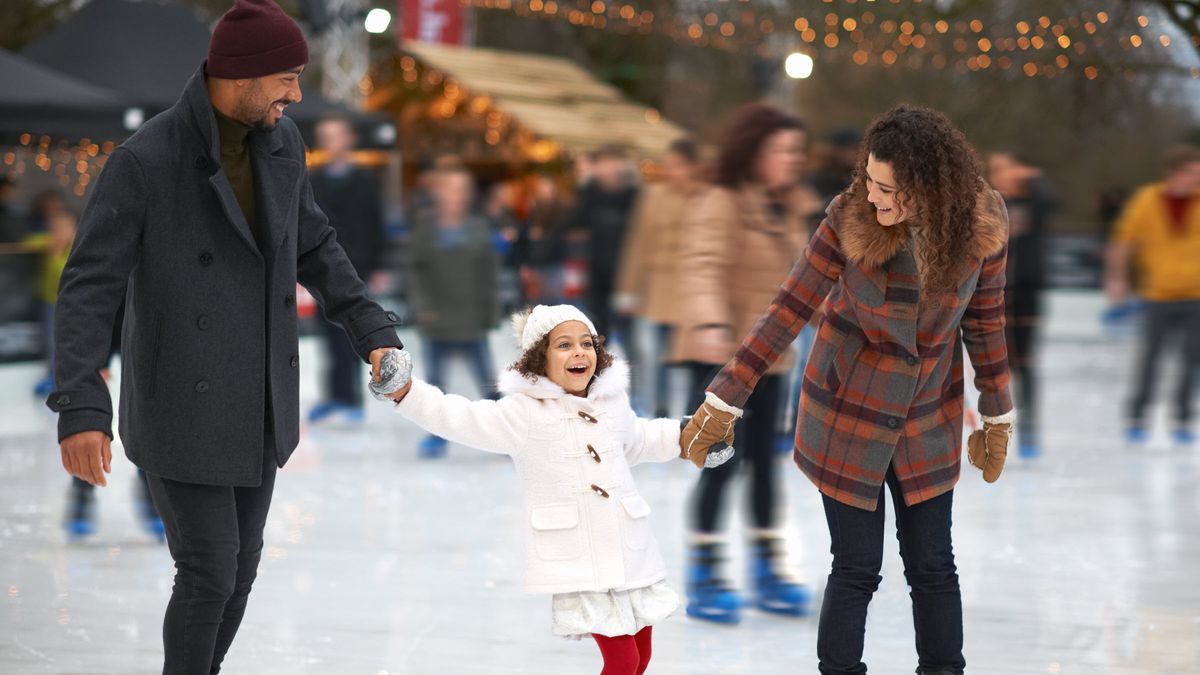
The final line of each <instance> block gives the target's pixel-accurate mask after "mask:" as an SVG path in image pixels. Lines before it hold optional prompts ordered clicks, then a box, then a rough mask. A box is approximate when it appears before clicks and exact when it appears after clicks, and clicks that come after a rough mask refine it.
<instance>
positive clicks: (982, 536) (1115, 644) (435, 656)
mask: <svg viewBox="0 0 1200 675" xmlns="http://www.w3.org/2000/svg"><path fill="white" fill-rule="evenodd" d="M1049 309H1050V320H1049V325H1048V326H1047V331H1046V337H1045V340H1044V342H1043V350H1042V353H1041V359H1040V362H1041V364H1042V377H1043V402H1042V406H1041V414H1042V418H1043V425H1044V428H1045V433H1044V445H1045V454H1044V456H1043V457H1042V458H1041V459H1039V460H1037V461H1033V462H1028V461H1021V460H1019V459H1018V458H1017V457H1016V456H1015V455H1016V452H1015V448H1014V449H1013V450H1012V452H1011V454H1010V460H1009V465H1008V468H1007V469H1006V471H1005V474H1004V476H1003V477H1002V478H1001V480H1000V481H999V482H998V483H996V484H994V485H986V484H985V483H984V482H983V481H982V479H981V478H980V476H979V474H978V472H975V471H974V470H973V469H970V468H969V467H967V468H964V473H963V479H962V481H961V482H960V484H959V487H958V489H957V490H956V493H955V513H954V517H955V529H954V537H955V549H956V552H957V561H958V567H959V573H960V576H961V578H962V590H963V603H964V611H965V617H966V626H965V632H966V650H965V651H966V658H967V664H968V672H969V673H972V674H977V675H984V674H995V675H999V674H1002V673H1003V674H1013V675H1016V674H1021V675H1029V674H1035V673H1047V674H1050V675H1059V674H1061V675H1075V674H1083V673H1088V674H1092V673H1095V674H1106V673H1111V674H1114V675H1116V674H1120V675H1172V674H1183V673H1200V583H1197V572H1200V491H1198V490H1197V484H1198V482H1200V448H1192V449H1183V448H1175V447H1171V446H1170V444H1169V443H1168V441H1167V437H1166V431H1165V428H1164V426H1163V425H1164V424H1165V423H1164V421H1163V420H1164V419H1165V411H1164V410H1162V409H1161V408H1160V409H1157V410H1156V413H1157V415H1158V418H1157V421H1158V423H1159V427H1157V428H1156V429H1155V436H1154V440H1152V442H1151V444H1150V446H1149V447H1146V448H1139V449H1132V448H1128V447H1126V446H1125V445H1124V443H1123V442H1122V440H1121V425H1122V419H1121V411H1122V409H1123V402H1124V400H1125V398H1126V395H1127V391H1128V371H1129V364H1130V362H1131V360H1132V350H1133V346H1134V342H1133V339H1132V338H1131V337H1129V336H1112V335H1106V334H1104V333H1103V332H1102V331H1101V330H1100V327H1099V324H1098V319H1097V316H1098V313H1099V310H1100V301H1099V299H1098V298H1097V297H1095V296H1091V295H1088V294H1077V293H1057V294H1055V295H1054V296H1053V297H1052V298H1051V302H1050V303H1049ZM403 337H404V338H405V339H406V340H408V341H410V342H411V344H412V347H413V348H414V352H419V351H420V350H419V344H417V341H416V340H415V339H414V336H412V335H411V334H404V335H403ZM492 341H493V344H494V346H495V356H496V359H497V363H501V364H502V363H507V362H508V360H510V359H511V357H512V356H513V355H514V350H513V349H512V347H511V345H510V338H509V336H508V335H507V334H506V333H504V332H501V331H497V333H496V334H495V335H494V336H493V340H492ZM415 355H416V357H417V364H418V374H419V371H420V368H421V360H420V355H419V354H415ZM320 360H321V350H320V349H319V345H318V344H317V343H316V342H314V341H313V340H310V339H306V340H304V341H303V342H302V345H301V363H302V366H301V367H302V371H303V372H302V377H303V380H302V397H303V398H302V401H301V406H302V411H303V410H307V407H308V406H309V405H311V404H312V403H314V402H315V400H316V396H317V381H318V377H319V374H320V367H321V366H320ZM1178 367H1179V366H1178V363H1177V362H1171V363H1168V364H1166V365H1165V367H1164V373H1165V374H1167V375H1170V374H1171V373H1175V372H1177V369H1178ZM40 368H41V366H40V365H38V364H27V365H17V366H6V367H0V592H2V593H3V597H0V673H4V674H5V675H24V674H29V675H47V674H67V673H71V674H75V673H89V674H90V673H97V674H98V673H105V674H113V675H117V674H119V675H135V674H136V675H141V674H149V673H156V672H159V671H160V669H161V652H162V647H161V641H160V633H159V631H160V626H161V617H162V612H163V609H164V607H165V605H166V601H167V598H168V596H169V593H170V586H171V576H172V574H173V569H172V563H171V560H170V557H169V556H168V554H167V551H166V548H165V547H164V546H161V545H159V544H157V543H155V542H154V541H153V540H152V539H151V538H150V537H149V536H148V535H146V534H145V533H144V532H143V531H142V530H141V527H140V525H139V522H138V520H137V518H136V513H135V500H134V497H135V486H136V477H135V472H134V469H133V467H132V466H131V465H130V464H129V463H128V461H127V460H125V459H124V457H123V455H120V453H119V451H115V454H117V455H119V457H118V459H117V460H116V461H115V462H114V463H115V467H114V473H113V476H112V477H111V480H110V485H109V487H108V488H106V489H104V490H102V491H101V493H100V495H99V499H98V507H99V508H98V513H99V531H98V533H97V534H96V535H94V536H93V537H92V538H91V539H90V541H88V542H86V543H81V544H68V543H67V542H66V538H65V536H64V534H63V529H62V527H61V523H62V516H63V510H64V507H65V499H66V494H67V476H66V474H65V473H64V472H63V469H62V467H61V464H60V461H59V452H58V449H57V446H56V444H55V443H54V417H53V416H52V414H51V413H50V412H49V411H47V410H46V409H45V408H44V407H43V405H42V403H41V401H40V400H37V399H35V398H34V397H33V396H32V395H31V393H30V392H31V391H32V388H33V385H34V382H35V381H36V380H37V378H38V377H39V376H40V374H41V370H40ZM452 374H453V377H452V380H451V381H452V387H451V389H453V390H455V391H457V392H460V393H465V394H468V395H471V396H474V395H475V393H474V392H475V389H474V386H473V384H472V383H471V382H470V381H469V379H468V378H467V375H466V369H465V367H463V368H456V369H453V370H452ZM1164 379H1166V380H1168V381H1169V380H1172V379H1173V377H1169V376H1168V377H1166V378H1164ZM1165 384H1166V383H1164V385H1165ZM681 386H682V385H680V387H681ZM679 394H680V396H682V391H680V392H679ZM681 406H682V403H677V405H676V408H677V410H676V412H677V413H678V412H681ZM421 437H422V434H421V433H420V432H419V430H417V429H416V428H415V427H413V426H411V425H410V424H408V423H407V422H405V421H404V420H402V419H400V418H399V417H398V416H395V415H394V414H392V413H391V412H390V410H389V406H387V405H384V404H374V405H370V406H369V407H368V415H367V419H366V422H365V423H364V424H362V425H360V426H352V425H348V424H342V423H338V422H336V421H335V422H333V423H329V424H322V425H320V426H315V427H307V428H305V429H304V430H303V440H302V442H301V446H300V448H299V449H298V450H297V452H296V454H295V456H294V457H293V458H292V460H291V462H290V463H289V464H288V466H287V468H286V469H285V470H284V471H283V472H282V473H281V474H280V477H279V481H278V484H277V488H276V492H275V498H274V503H273V507H272V513H271V516H270V520H269V521H268V524H267V531H266V542H267V544H266V546H267V548H266V551H265V554H264V557H263V562H262V565H261V567H260V570H259V577H258V581H257V582H256V584H255V587H254V592H253V593H252V595H251V598H250V606H249V610H248V611H247V614H246V618H245V621H244V623H243V624H242V628H241V632H240V634H239V636H238V639H237V641H236V642H235V643H234V645H233V648H232V650H231V651H230V654H229V657H228V658H227V660H226V662H225V668H224V672H226V673H231V674H234V675H239V674H250V675H274V674H284V673H288V674H295V673H311V674H322V675H325V674H338V675H340V674H343V673H344V674H347V675H353V674H362V675H379V674H385V673H386V674H388V675H395V674H396V673H412V674H429V675H435V674H451V675H457V674H459V673H462V674H479V675H483V674H485V673H486V674H488V675H499V674H505V673H511V674H539V675H540V674H564V675H567V674H575V673H579V674H584V673H597V672H599V670H600V658H599V653H598V651H597V650H596V647H595V645H594V644H592V643H589V642H568V641H565V640H562V639H558V638H554V637H552V636H551V635H550V620H549V616H550V609H549V599H548V598H546V597H540V596H524V595H522V594H521V593H520V589H519V580H520V579H519V577H520V571H521V558H520V556H521V548H520V545H519V539H518V537H519V532H520V530H519V527H520V523H519V522H518V516H517V514H518V512H519V502H518V495H517V493H516V490H515V488H516V481H515V480H514V474H513V471H512V468H511V465H510V463H509V461H508V460H507V459H506V458H504V457H499V456H493V455H488V454H485V453H481V452H476V451H472V450H469V449H466V448H462V447H458V446H451V448H450V452H449V454H448V456H446V457H445V458H444V459H441V460H433V461H429V460H420V459H418V458H417V450H416V446H417V443H418V441H419V440H420V439H421ZM779 462H780V463H781V469H782V475H783V477H784V482H785V483H786V488H787V489H786V493H787V500H788V506H787V518H788V525H787V526H788V530H789V533H790V538H791V540H792V550H791V554H792V558H793V564H794V568H795V570H796V572H797V574H799V575H800V576H802V577H803V578H804V579H806V580H807V581H808V582H809V583H810V584H811V585H812V587H813V588H814V590H815V592H816V594H817V596H818V598H819V595H820V593H821V591H822V590H823V588H824V579H825V575H826V574H827V573H828V567H829V554H828V546H829V538H828V534H827V532H826V526H825V521H824V515H823V512H822V509H821V503H820V498H819V495H818V493H817V492H816V490H815V489H814V488H813V487H812V486H811V485H810V484H809V483H808V481H807V480H806V479H805V478H804V477H803V476H802V475H801V474H800V472H799V471H798V470H796V469H795V467H794V466H793V465H792V464H791V460H790V458H789V457H786V456H780V458H779ZM634 473H635V477H636V479H637V481H638V484H639V487H640V489H641V491H642V493H643V494H644V495H645V496H646V497H647V499H648V500H649V501H650V504H651V507H652V509H653V513H652V514H651V516H650V517H651V519H652V521H653V525H654V528H655V531H656V533H657V535H658V539H659V545H660V547H661V548H662V550H663V554H664V556H665V557H666V560H667V564H668V568H669V571H670V575H671V576H670V579H669V580H670V581H671V582H672V584H673V585H675V586H676V588H677V589H679V590H682V587H683V569H684V558H685V555H684V553H685V552H684V539H685V534H686V526H685V515H684V514H685V511H686V507H687V503H688V498H689V494H690V492H691V488H692V486H693V485H694V484H695V482H696V478H697V476H696V471H695V469H694V468H693V467H692V466H691V465H689V464H685V463H683V462H673V463H671V464H666V465H649V466H642V467H639V468H637V469H635V471H634ZM735 499H736V500H737V503H738V504H739V505H741V504H743V503H744V500H743V499H742V497H741V495H740V494H739V495H737V496H735ZM889 509H890V506H889ZM890 520H891V519H890V514H889V523H890ZM890 528H891V525H890V524H889V531H891V530H890ZM729 531H730V535H731V539H732V541H733V547H732V553H733V555H734V559H733V560H732V565H731V567H730V572H731V576H732V577H733V579H734V580H735V581H736V582H737V584H738V585H739V586H742V587H744V586H745V581H746V566H745V564H744V562H745V561H744V557H743V554H744V548H745V547H744V545H743V543H744V542H743V536H742V529H741V527H740V525H739V524H738V522H737V520H736V518H735V521H734V522H733V523H731V526H730V528H729ZM883 576H884V581H883V584H882V585H881V587H880V590H879V592H878V594H877V595H876V596H875V599H874V601H873V603H872V604H871V608H870V616H869V619H868V623H867V642H866V658H865V660H866V661H867V663H868V665H869V666H870V667H871V672H873V673H884V674H893V673H911V672H912V671H913V668H914V667H915V665H916V656H915V652H914V648H913V628H912V618H911V612H910V609H909V599H908V591H907V588H906V586H905V582H904V577H903V574H902V568H901V565H900V560H899V555H898V552H897V548H896V541H895V539H894V537H891V536H889V537H888V539H887V543H886V549H885V562H884V570H883ZM815 644H816V620H815V617H808V618H803V619H785V618H779V617H774V616H769V615H764V614H761V613H759V612H757V611H754V610H752V609H751V610H748V611H747V613H746V616H745V618H744V620H743V621H742V623H741V625H739V626H736V627H727V626H717V625H712V624H705V623H700V622H696V621H694V620H691V619H688V618H686V617H684V616H683V612H682V610H681V611H680V612H679V613H678V614H677V615H676V616H674V617H672V618H671V619H669V620H668V621H666V622H665V623H663V624H662V625H660V626H657V627H656V628H655V644H654V659H653V661H652V663H651V666H650V670H649V672H650V673H652V674H656V675H667V674H679V675H710V674H711V675H718V674H719V675H760V674H774V673H813V672H816V657H815Z"/></svg>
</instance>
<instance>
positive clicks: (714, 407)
mask: <svg viewBox="0 0 1200 675" xmlns="http://www.w3.org/2000/svg"><path fill="white" fill-rule="evenodd" d="M741 416H742V411H741V409H740V408H735V407H733V406H731V405H728V404H727V403H725V402H724V401H722V400H721V399H719V398H717V397H716V396H715V395H714V394H712V393H711V392H710V393H708V394H705V396H704V403H702V404H701V405H700V407H699V408H696V413H695V414H694V415H692V418H691V419H690V420H688V423H687V425H686V426H684V428H683V431H682V432H680V434H679V457H680V458H681V459H687V460H690V461H691V462H692V464H695V465H696V467H697V468H699V469H703V468H704V461H705V460H706V459H707V458H708V452H709V450H710V449H712V447H713V446H714V445H716V444H717V443H724V444H725V445H733V429H734V425H735V424H737V421H738V418H740V417H741Z"/></svg>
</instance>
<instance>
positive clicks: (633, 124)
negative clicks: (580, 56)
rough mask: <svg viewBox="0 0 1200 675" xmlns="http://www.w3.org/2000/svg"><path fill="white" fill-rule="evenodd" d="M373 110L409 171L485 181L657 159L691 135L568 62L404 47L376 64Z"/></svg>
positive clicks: (490, 51) (483, 51) (371, 86)
mask: <svg viewBox="0 0 1200 675" xmlns="http://www.w3.org/2000/svg"><path fill="white" fill-rule="evenodd" d="M367 91H368V97H367V108H368V109H370V110H374V111H378V112H386V113H388V114H389V115H390V116H391V117H392V118H393V119H394V120H396V122H397V127H398V132H399V133H398V136H399V144H400V149H401V152H402V154H403V155H404V156H405V159H406V161H415V160H419V159H423V158H429V157H432V156H436V155H439V154H444V153H450V154H456V155H459V156H461V157H462V158H463V159H464V160H465V161H466V162H467V163H469V164H471V165H472V166H474V167H476V168H477V169H478V170H480V171H482V172H485V173H486V172H491V171H494V170H496V169H498V168H500V167H503V166H507V167H514V166H516V167H519V166H525V165H529V164H556V163H565V162H568V161H570V159H571V158H572V157H573V156H576V155H578V154H580V153H585V152H588V151H591V150H594V149H595V148H597V147H599V146H601V145H604V144H612V145H617V146H620V147H623V148H625V149H626V150H627V151H628V152H629V154H630V155H631V156H632V157H633V158H634V159H636V160H639V161H645V160H652V159H658V158H660V157H661V156H662V155H663V154H664V153H665V151H666V148H667V145H668V144H669V143H670V142H671V141H672V140H674V139H676V138H679V137H681V136H684V135H686V131H685V130H684V129H682V128H680V127H679V126H677V125H675V124H672V123H671V122H669V121H667V120H665V119H663V118H662V116H661V115H660V114H659V112H658V111H657V110H655V109H653V108H649V107H647V106H644V105H641V104H639V103H637V102H634V101H632V100H630V99H628V98H627V97H626V96H625V95H624V94H622V93H621V92H620V91H619V90H617V89H616V88H615V87H613V86H611V85H609V84H606V83H604V82H602V81H600V80H598V79H596V77H594V76H593V75H592V74H591V73H589V72H588V71H587V70H585V69H584V68H582V67H581V66H579V65H578V64H576V63H574V62H573V61H571V60H569V59H565V58H560V57H555V56H545V55H540V54H527V53H520V52H508V51H499V50H493V49H479V48H465V47H452V46H447V45H440V44H429V43H421V42H408V43H406V44H405V45H404V46H403V49H402V50H401V51H400V52H399V53H397V54H396V55H395V57H394V58H392V59H389V60H387V61H384V62H383V63H379V64H376V67H375V69H374V72H373V74H372V78H371V81H370V82H369V84H368V85H367Z"/></svg>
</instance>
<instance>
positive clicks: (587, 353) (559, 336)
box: [546, 321, 596, 396]
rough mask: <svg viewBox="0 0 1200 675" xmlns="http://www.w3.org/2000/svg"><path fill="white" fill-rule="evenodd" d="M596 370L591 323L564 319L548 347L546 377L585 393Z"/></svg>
mask: <svg viewBox="0 0 1200 675" xmlns="http://www.w3.org/2000/svg"><path fill="white" fill-rule="evenodd" d="M595 374H596V343H595V340H594V338H593V337H592V333H591V331H589V330H588V327H587V326H585V325H584V324H583V323H581V322H579V321H564V322H563V323H560V324H558V325H557V326H555V327H554V330H552V331H550V344H549V346H547V347H546V377H548V378H550V381H551V382H553V383H555V384H557V385H558V386H560V387H562V388H563V390H565V391H566V392H567V393H568V394H572V395H574V396H585V395H586V394H587V388H588V384H590V383H591V381H592V375H595Z"/></svg>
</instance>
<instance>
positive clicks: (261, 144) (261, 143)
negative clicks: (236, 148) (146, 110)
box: [175, 61, 283, 162]
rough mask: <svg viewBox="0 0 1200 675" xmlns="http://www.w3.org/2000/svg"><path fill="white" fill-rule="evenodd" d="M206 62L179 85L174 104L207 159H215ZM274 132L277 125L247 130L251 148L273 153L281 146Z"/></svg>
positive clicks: (216, 143)
mask: <svg viewBox="0 0 1200 675" xmlns="http://www.w3.org/2000/svg"><path fill="white" fill-rule="evenodd" d="M206 63H207V61H206V62H205V63H201V64H200V67H199V68H197V69H196V72H194V73H192V77H191V79H189V80H188V83H187V85H186V86H185V87H184V88H183V94H182V95H181V96H180V97H179V102H178V103H176V104H175V105H176V107H177V108H178V109H179V112H180V113H182V115H183V118H184V119H185V120H187V122H188V124H189V125H190V126H191V127H192V130H194V131H195V132H196V133H197V134H199V136H200V139H201V141H203V145H204V149H205V151H206V152H207V153H208V158H209V159H211V160H212V161H213V162H218V161H219V160H220V157H221V152H220V150H221V149H220V147H219V144H220V142H221V139H220V135H219V134H218V133H217V116H216V115H215V114H214V113H213V106H212V99H210V98H209V97H208V82H207V80H206V79H205V75H204V67H205V64H206ZM277 131H278V127H276V130H275V131H265V132H264V131H251V132H250V144H251V147H252V148H258V149H259V150H262V151H265V152H266V153H267V154H274V153H275V152H277V151H278V150H279V149H280V148H282V147H283V137H282V135H280V134H279V133H276V132H277Z"/></svg>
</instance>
